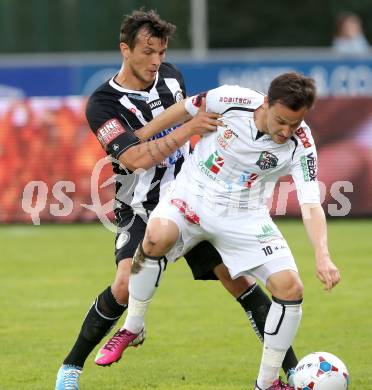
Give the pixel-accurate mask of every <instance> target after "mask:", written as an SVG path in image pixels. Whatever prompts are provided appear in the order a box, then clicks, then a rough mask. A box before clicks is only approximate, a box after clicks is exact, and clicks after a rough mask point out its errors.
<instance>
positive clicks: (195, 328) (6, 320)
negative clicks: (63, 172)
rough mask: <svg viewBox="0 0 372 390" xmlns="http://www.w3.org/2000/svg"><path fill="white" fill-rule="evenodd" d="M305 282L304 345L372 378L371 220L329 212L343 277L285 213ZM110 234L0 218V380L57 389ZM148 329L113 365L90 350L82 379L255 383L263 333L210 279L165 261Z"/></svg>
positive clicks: (284, 225)
mask: <svg viewBox="0 0 372 390" xmlns="http://www.w3.org/2000/svg"><path fill="white" fill-rule="evenodd" d="M278 225H279V227H280V228H281V230H282V231H283V233H284V235H285V237H286V238H287V240H288V242H289V244H290V246H291V248H292V250H293V253H294V255H295V258H296V260H297V263H298V265H299V268H300V271H301V276H302V279H303V281H304V284H305V300H304V305H303V319H302V324H301V327H300V330H299V332H298V334H297V338H296V342H295V349H296V352H297V354H298V356H299V357H301V356H304V355H305V354H307V353H309V352H313V351H319V350H324V351H328V352H332V353H334V354H336V355H338V356H339V357H340V358H341V359H342V360H343V361H344V362H345V363H346V364H347V366H348V368H349V371H350V375H351V386H350V389H351V390H367V389H372V371H371V363H370V362H371V356H372V314H371V308H372V306H371V295H372V294H371V274H372V272H371V269H372V268H371V264H372V263H371V261H372V258H371V253H372V250H371V237H372V223H371V221H369V220H337V221H332V222H330V224H329V236H330V237H329V241H330V248H331V252H332V256H333V258H334V260H335V262H336V263H337V265H338V266H339V268H340V270H341V274H342V282H341V284H340V285H339V286H337V287H336V288H335V290H334V291H332V292H331V293H327V292H325V291H323V288H322V286H321V284H320V282H318V280H317V279H316V277H315V272H314V258H313V254H312V250H311V247H310V244H309V242H308V240H307V238H306V234H305V231H304V228H303V227H302V223H301V222H300V221H296V220H290V221H288V220H280V221H279V222H278ZM113 239H114V236H113V234H112V233H110V232H109V231H107V230H105V229H104V228H103V227H102V226H100V225H65V226H61V225H44V226H39V227H36V226H3V227H1V228H0V248H1V253H0V274H1V286H0V302H1V315H0V350H1V364H0V390H44V389H45V390H47V389H54V382H55V375H56V372H57V370H58V367H59V366H60V364H61V362H62V360H63V358H64V356H65V355H66V353H67V352H68V350H69V348H70V347H71V345H72V343H73V341H74V338H75V336H76V334H77V332H78V330H79V328H80V324H81V321H82V318H83V317H84V315H85V313H86V311H87V310H88V307H89V305H90V304H91V302H92V300H93V298H94V297H95V296H96V294H97V293H98V292H100V291H102V289H103V288H105V287H106V286H107V285H108V284H109V283H110V282H111V280H112V278H113V276H114V272H115V267H114V261H113V253H112V251H113ZM147 328H148V337H147V340H146V342H145V343H144V345H143V346H142V347H140V348H137V349H134V348H131V349H130V350H129V351H127V352H126V353H125V354H124V356H123V358H122V360H121V361H120V362H119V363H118V364H115V365H113V366H112V367H110V368H101V367H98V366H95V365H94V363H93V357H94V354H95V352H96V350H95V351H94V353H93V354H92V355H91V357H90V358H89V359H88V361H87V363H86V365H85V369H84V373H83V375H82V377H81V388H82V389H83V390H109V389H112V390H118V389H125V390H142V389H158V390H173V389H180V390H181V389H182V390H186V389H190V390H200V389H202V390H204V389H206V390H207V389H217V390H230V389H234V390H237V389H238V390H239V389H242V390H243V389H249V388H252V387H253V383H254V380H255V377H256V374H257V369H258V364H259V360H260V356H261V345H260V343H259V342H258V340H257V339H256V336H255V335H254V333H253V331H252V330H251V328H250V325H249V324H248V320H247V318H246V316H245V314H244V312H243V311H242V309H241V308H240V306H239V305H238V304H237V303H236V302H235V301H234V299H233V298H232V297H230V296H229V295H228V294H227V293H226V292H225V291H224V290H223V288H222V287H221V286H220V285H219V283H217V282H195V281H193V280H192V277H191V273H190V271H189V270H188V269H187V267H186V266H185V263H184V261H179V262H178V263H176V264H174V265H170V266H169V268H168V270H167V272H166V275H165V278H164V279H163V283H162V285H161V287H160V289H159V291H158V293H157V295H156V297H155V299H154V301H153V304H152V306H151V308H150V311H149V314H148V318H147Z"/></svg>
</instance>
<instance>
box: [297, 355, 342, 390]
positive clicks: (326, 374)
mask: <svg viewBox="0 0 372 390" xmlns="http://www.w3.org/2000/svg"><path fill="white" fill-rule="evenodd" d="M293 382H294V388H295V390H346V389H347V388H348V385H349V373H348V371H347V368H346V366H345V364H344V363H343V362H342V361H341V360H340V359H339V358H338V357H336V356H335V355H332V354H331V353H328V352H313V353H310V354H309V355H307V356H305V357H304V358H302V359H301V360H300V361H299V362H298V364H297V366H296V369H295V373H294V376H293Z"/></svg>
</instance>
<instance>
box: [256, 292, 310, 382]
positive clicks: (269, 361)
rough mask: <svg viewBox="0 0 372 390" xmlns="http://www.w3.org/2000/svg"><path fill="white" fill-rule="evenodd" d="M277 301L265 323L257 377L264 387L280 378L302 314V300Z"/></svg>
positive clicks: (272, 305) (273, 304)
mask: <svg viewBox="0 0 372 390" xmlns="http://www.w3.org/2000/svg"><path fill="white" fill-rule="evenodd" d="M273 299H275V298H273ZM276 301H277V302H275V300H273V303H272V304H271V307H270V310H269V313H268V315H267V319H266V323H265V337H264V348H263V353H262V359H261V365H260V371H259V374H258V378H257V383H258V386H260V387H261V388H262V389H267V388H268V387H270V386H271V385H272V384H273V382H274V380H276V379H278V377H279V371H280V368H281V366H282V363H283V359H284V357H285V354H286V352H287V350H288V348H289V347H290V346H291V345H292V342H293V339H294V337H295V335H296V333H297V329H298V327H299V325H300V321H301V315H302V310H301V301H299V302H296V303H292V302H291V303H289V302H285V301H279V300H276ZM278 302H280V303H278Z"/></svg>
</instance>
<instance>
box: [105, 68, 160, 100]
mask: <svg viewBox="0 0 372 390" xmlns="http://www.w3.org/2000/svg"><path fill="white" fill-rule="evenodd" d="M116 76H117V74H116V75H115V76H113V77H112V78H111V79H110V81H109V84H110V86H111V87H112V88H114V89H116V90H117V91H120V92H125V93H134V94H137V95H143V96H148V95H149V94H150V93H151V91H152V90H153V89H154V88H155V87H156V84H157V83H158V79H159V72H156V77H155V81H154V83H153V85H152V87H151V89H150V91H148V92H147V91H141V90H136V89H127V88H123V87H121V86H120V85H119V84H118V83H117V82H116V81H115V80H114V79H115V77H116Z"/></svg>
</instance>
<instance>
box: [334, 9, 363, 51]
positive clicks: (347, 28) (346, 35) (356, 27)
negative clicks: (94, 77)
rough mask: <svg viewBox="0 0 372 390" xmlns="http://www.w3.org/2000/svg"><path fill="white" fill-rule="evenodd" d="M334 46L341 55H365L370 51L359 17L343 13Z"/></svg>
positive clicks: (339, 20)
mask: <svg viewBox="0 0 372 390" xmlns="http://www.w3.org/2000/svg"><path fill="white" fill-rule="evenodd" d="M332 46H333V48H334V49H335V51H337V52H338V53H341V54H364V53H368V52H369V51H370V46H369V43H368V41H367V39H366V37H365V35H364V32H363V25H362V21H361V19H360V18H359V16H358V15H356V14H353V13H342V14H340V15H339V16H338V18H337V21H336V30H335V35H334V37H333V43H332Z"/></svg>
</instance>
